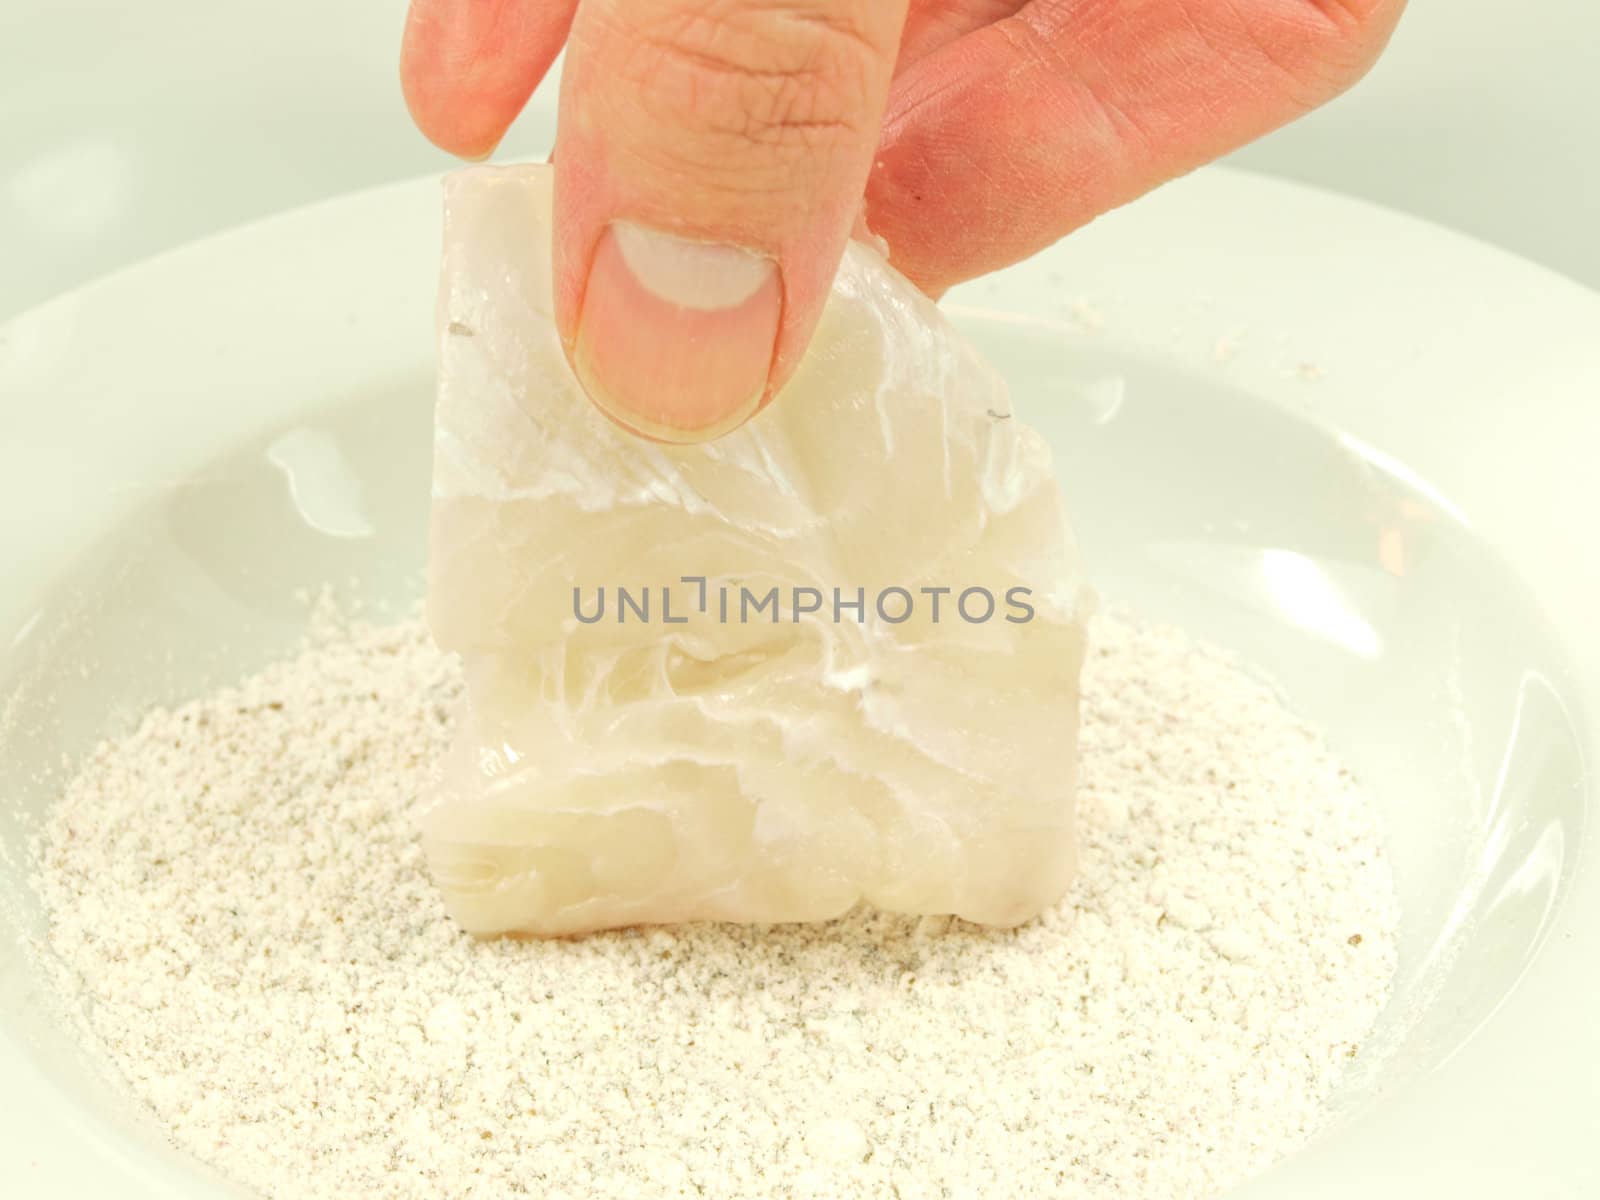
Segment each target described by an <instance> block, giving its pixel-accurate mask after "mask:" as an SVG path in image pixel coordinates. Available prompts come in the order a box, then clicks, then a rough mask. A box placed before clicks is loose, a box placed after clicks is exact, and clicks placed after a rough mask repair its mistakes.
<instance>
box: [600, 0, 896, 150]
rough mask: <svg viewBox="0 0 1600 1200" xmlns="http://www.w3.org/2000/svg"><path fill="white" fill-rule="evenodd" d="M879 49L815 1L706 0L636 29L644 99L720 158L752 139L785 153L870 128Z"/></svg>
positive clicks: (636, 74) (634, 78)
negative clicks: (732, 0)
mask: <svg viewBox="0 0 1600 1200" xmlns="http://www.w3.org/2000/svg"><path fill="white" fill-rule="evenodd" d="M879 53H880V49H879V47H878V46H877V45H876V44H875V43H874V42H873V41H872V39H871V38H869V37H868V36H866V35H865V33H864V32H863V31H862V30H861V29H860V28H858V27H857V26H856V25H855V24H854V23H852V22H850V21H846V20H841V19H837V18H834V17H822V16H818V15H817V13H816V11H815V5H809V6H808V5H802V4H794V5H786V4H766V5H763V6H759V7H757V8H755V9H754V10H752V9H751V8H749V7H748V6H744V5H739V6H732V5H724V4H709V3H708V4H702V5H699V6H697V7H691V8H688V9H685V10H682V11H678V12H675V13H673V14H672V15H671V16H669V17H664V18H662V19H660V20H659V21H658V22H656V23H655V24H653V25H652V26H650V27H648V28H646V29H643V30H638V31H635V34H634V41H633V46H632V50H631V52H630V54H629V59H628V67H627V70H628V74H629V76H630V78H629V82H630V83H631V84H632V85H633V88H634V91H635V93H636V94H637V95H638V96H639V98H640V102H641V103H642V104H645V105H647V106H649V107H650V108H651V109H652V110H653V111H654V112H655V113H656V114H657V115H658V117H660V118H661V119H664V120H667V121H670V122H671V124H672V125H673V127H674V129H675V130H676V131H680V132H682V133H686V134H688V135H689V136H691V137H693V138H696V139H698V140H699V141H701V142H702V143H704V146H703V148H704V150H705V151H706V152H708V153H709V154H711V155H712V156H713V157H714V156H715V155H716V154H718V153H719V152H726V151H738V150H740V149H742V148H748V147H750V146H752V145H754V146H759V147H762V148H763V149H765V150H768V151H772V152H774V154H775V156H776V157H778V158H780V159H781V158H783V157H786V156H788V155H791V154H792V155H804V154H810V153H816V152H820V151H825V150H827V149H828V148H829V147H830V146H831V145H834V144H836V143H838V142H841V141H846V140H851V139H853V138H855V137H858V136H860V135H861V134H862V132H863V129H862V126H863V122H864V119H865V110H866V109H867V108H868V107H869V100H870V97H871V92H872V79H873V77H874V70H875V61H876V57H875V56H876V55H878V54H879Z"/></svg>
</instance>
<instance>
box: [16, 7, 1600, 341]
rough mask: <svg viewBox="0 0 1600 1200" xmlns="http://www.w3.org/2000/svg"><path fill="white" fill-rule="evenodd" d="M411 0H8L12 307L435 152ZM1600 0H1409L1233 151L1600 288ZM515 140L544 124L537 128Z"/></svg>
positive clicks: (430, 161)
mask: <svg viewBox="0 0 1600 1200" xmlns="http://www.w3.org/2000/svg"><path fill="white" fill-rule="evenodd" d="M403 15H404V3H403V0H276V2H274V3H266V2H263V0H257V2H255V3H246V2H240V0H229V2H224V3H218V2H217V0H142V2H141V0H0V317H3V316H5V315H7V314H10V313H13V312H16V311H18V310H20V309H22V308H25V307H28V306H30V305H32V304H34V303H37V302H38V301H41V300H43V299H46V298H47V297H49V296H51V295H54V294H55V293H57V292H60V291H62V290H65V289H67V288H70V287H72V286H74V285H76V284H78V283H81V282H83V281H85V280H87V279H89V278H92V277H94V276H95V275H99V274H102V273H104V272H105V271H108V270H111V269H113V268H115V267H117V266H120V265H122V264H124V263H127V262H130V261H133V260H136V259H139V258H142V257H144V256H146V255H148V254H151V253H154V252H155V251H158V250H161V249H164V248H166V247H168V246H172V245H175V244H177V243H180V242H184V241H188V240H190V239H191V238H194V237H197V236H199V235H201V234H204V233H209V232H212V231H214V230H217V229H221V228H224V227H226V226H229V225H233V224H237V223H239V222H241V221H245V220H250V219H253V218H256V217H260V216H264V215H267V214H269V213H273V212H276V211H279V210H282V209H285V208H288V207H292V206H294V205H298V204H301V203H304V202H306V201H309V200H315V199H319V198H322V197H326V196H330V195H333V194H336V193H338V192H342V191H347V190H350V189H353V188H359V187H365V186H368V185H371V184H375V183H381V182H385V181H388V180H391V179H397V178H402V177H406V176H411V175H417V174H421V173H424V172H428V171H435V170H440V169H442V168H444V167H445V166H446V165H447V160H446V159H445V158H444V156H443V155H440V154H438V153H437V152H435V151H433V150H432V149H431V148H429V147H428V146H427V145H426V144H425V143H424V142H423V141H422V139H421V138H420V137H419V136H418V135H417V134H416V133H415V132H414V131H413V129H412V128H411V126H410V124H409V121H408V119H407V116H406V112H405V109H404V106H403V105H402V103H401V101H400V96H399V89H398V85H397V83H396V72H395V60H396V55H397V49H398V43H399V32H400V26H401V22H402V18H403ZM1597 42H1600V5H1597V4H1595V3H1593V2H1592V0H1531V2H1527V0H1524V2H1523V3H1512V2H1510V0H1413V3H1412V6H1411V12H1410V13H1409V14H1408V15H1407V17H1406V19H1405V20H1404V22H1403V23H1402V25H1401V29H1400V32H1399V34H1398V35H1397V36H1396V38H1395V41H1394V44H1393V46H1392V47H1391V49H1390V52H1389V54H1388V56H1387V57H1386V58H1385V59H1384V61H1383V62H1381V63H1380V64H1379V66H1378V68H1377V69H1376V70H1375V71H1374V72H1373V74H1372V75H1371V76H1370V77H1369V78H1368V80H1367V81H1366V82H1365V83H1364V84H1362V85H1361V86H1360V87H1359V88H1357V89H1356V91H1354V92H1353V93H1351V94H1350V95H1348V96H1346V97H1344V98H1343V99H1341V100H1340V101H1338V102H1337V103H1335V104H1333V105H1331V106H1330V107H1329V108H1327V109H1325V110H1323V111H1321V112H1319V113H1317V114H1314V115H1313V116H1312V117H1310V118H1308V119H1307V120H1305V121H1302V122H1300V123H1299V124H1297V125H1295V126H1293V127H1291V128H1289V129H1287V130H1284V131H1282V132H1280V133H1278V134H1275V135H1273V136H1271V137H1269V138H1266V139H1265V140H1263V141H1262V142H1260V143H1257V144H1256V145H1254V146H1252V147H1249V148H1248V149H1246V150H1245V151H1243V152H1242V153H1240V154H1239V155H1237V156H1236V161H1238V162H1239V163H1240V164H1242V165H1245V166H1248V167H1251V168H1253V169H1256V170H1261V171H1268V172H1272V173H1275V174H1280V175H1285V176H1289V177H1291V178H1295V179H1300V180H1305V181H1308V182H1312V183H1316V184H1319V185H1322V186H1324V187H1329V188H1333V189H1336V190H1339V191H1344V192H1349V193H1352V194H1355V195H1359V196H1364V197H1367V198H1369V199H1372V200H1376V201H1378V202H1380V203H1383V204H1388V205H1392V206H1395V207H1398V208H1402V209H1406V210H1409V211H1411V212H1414V213H1417V214H1420V215H1422V216H1426V217H1429V218H1431V219H1433V220H1436V221H1440V222H1442V223H1445V224H1448V225H1452V226H1454V227H1456V228H1458V229H1461V230H1465V231H1466V232H1469V233H1472V234H1475V235H1477V236H1479V237H1482V238H1485V239H1487V240H1489V241H1493V242H1497V243H1499V244H1501V245H1503V246H1506V247H1508V248H1510V249H1512V250H1515V251H1517V252H1518V253H1521V254H1523V255H1526V256H1528V257H1530V258H1533V259H1536V260H1538V261H1540V262H1542V263H1544V264H1546V265H1548V266H1551V267H1553V268H1555V269H1557V270H1559V271H1562V272H1565V273H1566V274H1569V275H1571V276H1573V277H1575V278H1577V279H1579V280H1581V281H1583V282H1585V283H1587V284H1589V285H1590V286H1591V287H1600V232H1597V230H1596V229H1595V218H1596V215H1597V214H1596V208H1597V201H1600V145H1597V143H1600V136H1597V134H1600V51H1597V49H1596V44H1597ZM505 149H506V152H507V153H509V154H510V155H512V156H515V155H518V154H522V155H531V154H534V153H536V152H538V151H541V150H542V149H543V147H541V146H539V145H538V144H537V143H536V139H534V138H533V137H531V136H530V135H529V133H528V132H526V131H514V132H513V134H512V136H511V137H510V138H509V139H508V141H507V143H506V147H505Z"/></svg>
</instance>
